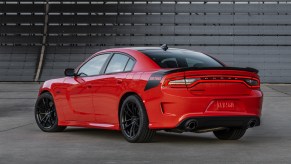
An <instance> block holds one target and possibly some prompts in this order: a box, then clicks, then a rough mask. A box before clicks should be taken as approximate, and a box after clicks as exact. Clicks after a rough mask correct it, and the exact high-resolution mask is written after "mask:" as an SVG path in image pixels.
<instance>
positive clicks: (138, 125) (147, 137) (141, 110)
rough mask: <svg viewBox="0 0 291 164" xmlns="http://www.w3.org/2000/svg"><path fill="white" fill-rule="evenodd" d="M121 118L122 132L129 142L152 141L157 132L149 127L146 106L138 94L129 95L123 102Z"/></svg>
mask: <svg viewBox="0 0 291 164" xmlns="http://www.w3.org/2000/svg"><path fill="white" fill-rule="evenodd" d="M119 120H120V129H121V132H122V134H123V136H124V138H125V139H126V140H127V141H128V142H132V143H136V142H150V141H151V139H152V138H153V136H154V134H155V131H153V130H151V129H149V127H148V125H149V121H148V116H147V113H146V110H145V107H144V105H143V103H142V101H141V100H140V98H139V97H138V96H136V95H131V96H128V97H127V98H126V99H125V100H124V101H123V102H122V106H121V110H120V114H119Z"/></svg>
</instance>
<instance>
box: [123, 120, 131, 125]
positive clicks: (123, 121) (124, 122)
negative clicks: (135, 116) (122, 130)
mask: <svg viewBox="0 0 291 164" xmlns="http://www.w3.org/2000/svg"><path fill="white" fill-rule="evenodd" d="M131 121H132V119H128V120H125V121H122V123H123V124H125V123H127V122H131Z"/></svg>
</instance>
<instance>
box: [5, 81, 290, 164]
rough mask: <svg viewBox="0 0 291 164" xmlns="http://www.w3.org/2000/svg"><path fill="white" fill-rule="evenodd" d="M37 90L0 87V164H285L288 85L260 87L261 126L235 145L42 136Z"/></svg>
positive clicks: (69, 133) (106, 134) (101, 135)
mask: <svg viewBox="0 0 291 164" xmlns="http://www.w3.org/2000/svg"><path fill="white" fill-rule="evenodd" d="M38 88H39V84H37V83H0V163H1V164H6V163H39V162H44V163H49V162H50V163H70V164H71V163H110V164H112V163H126V164H130V163H205V162H207V163H290V160H291V153H290V150H291V126H290V125H291V108H290V107H291V85H287V84H280V85H278V84H277V85H271V84H265V85H263V86H262V90H263V91H264V94H265V97H264V107H263V115H262V125H261V126H260V127H256V128H253V129H249V130H248V132H247V133H246V135H245V136H244V137H243V138H242V139H241V140H238V141H220V140H217V139H216V138H215V137H214V136H213V134H212V133H204V134H195V133H183V134H175V133H165V132H159V133H158V134H157V135H156V137H155V139H154V142H152V143H145V144H131V143H128V142H126V141H125V140H124V139H123V136H122V134H121V133H120V132H117V131H107V130H98V129H87V128H68V129H67V130H66V131H65V132H62V133H44V132H42V131H40V130H39V129H38V127H37V125H36V124H35V122H34V116H33V106H34V103H35V98H36V96H37V91H38Z"/></svg>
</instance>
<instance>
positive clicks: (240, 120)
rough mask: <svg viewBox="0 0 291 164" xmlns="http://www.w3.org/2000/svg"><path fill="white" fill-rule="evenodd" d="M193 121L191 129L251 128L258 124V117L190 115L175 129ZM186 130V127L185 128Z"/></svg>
mask: <svg viewBox="0 0 291 164" xmlns="http://www.w3.org/2000/svg"><path fill="white" fill-rule="evenodd" d="M191 121H193V122H195V128H193V130H194V129H195V130H203V129H210V128H219V127H227V128H230V127H235V128H244V129H247V128H251V127H254V126H259V125H260V118H259V117H256V116H229V117H192V118H187V119H185V120H183V121H182V122H181V123H180V124H179V125H178V126H177V129H181V130H185V127H187V124H188V123H189V122H191ZM186 131H187V129H186Z"/></svg>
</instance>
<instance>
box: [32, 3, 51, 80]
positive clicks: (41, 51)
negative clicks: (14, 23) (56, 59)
mask: <svg viewBox="0 0 291 164" xmlns="http://www.w3.org/2000/svg"><path fill="white" fill-rule="evenodd" d="M48 13H49V0H46V5H45V17H44V28H43V38H42V46H41V50H40V55H39V61H38V66H37V70H36V74H35V78H34V81H39V77H40V74H41V72H42V67H43V61H44V56H45V49H46V40H47V29H48V17H49V14H48Z"/></svg>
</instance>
